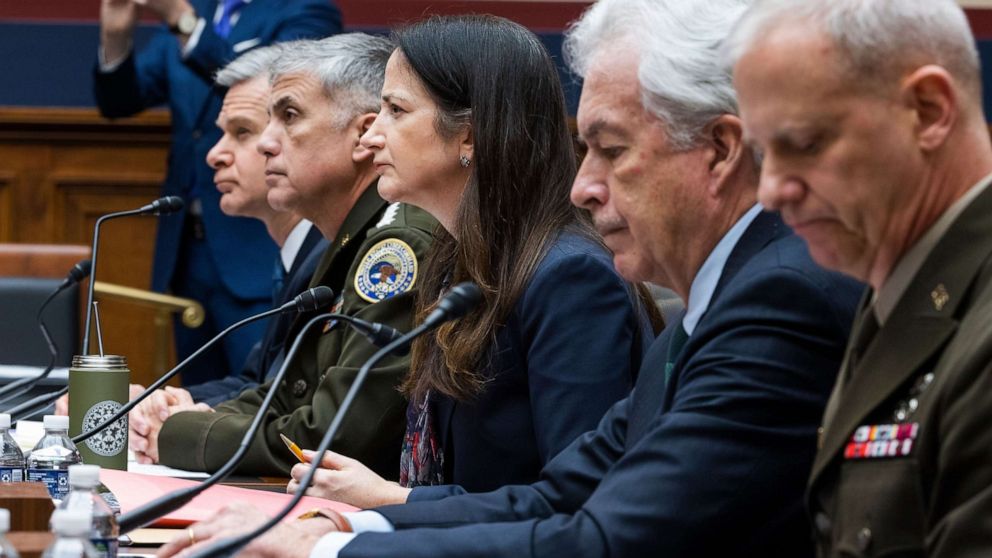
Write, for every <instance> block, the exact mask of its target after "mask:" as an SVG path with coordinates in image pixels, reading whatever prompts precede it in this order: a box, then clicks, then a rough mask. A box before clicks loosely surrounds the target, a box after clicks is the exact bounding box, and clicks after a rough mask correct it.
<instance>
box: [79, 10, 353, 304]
mask: <svg viewBox="0 0 992 558" xmlns="http://www.w3.org/2000/svg"><path fill="white" fill-rule="evenodd" d="M190 3H191V4H192V5H193V7H194V9H196V12H197V13H198V14H199V15H200V16H202V17H204V18H206V20H207V25H206V26H205V28H204V30H203V34H202V35H201V36H200V40H199V42H198V43H197V44H196V48H194V49H193V51H192V52H190V54H189V56H188V57H187V58H186V59H185V60H184V59H183V58H182V54H181V51H180V48H179V43H178V42H177V40H176V39H175V37H173V36H172V35H171V34H170V33H169V32H168V30H167V29H166V28H165V27H164V26H163V27H162V28H161V29H160V30H158V31H157V32H156V33H155V34H154V36H153V37H152V38H151V40H150V41H149V43H148V44H147V45H144V47H142V48H139V49H137V52H136V53H132V55H131V56H129V57H128V58H127V59H126V60H125V61H124V62H123V63H122V64H121V65H120V66H118V67H117V68H116V69H115V70H114V71H113V72H110V73H103V72H100V71H99V67H97V68H96V70H95V72H94V87H95V93H96V101H97V106H99V107H100V112H101V113H102V114H103V115H104V116H107V117H110V118H120V117H124V116H131V115H133V114H136V113H138V112H141V111H142V110H144V109H146V108H149V107H153V106H156V105H160V104H163V103H168V107H169V112H170V114H171V116H172V145H171V149H170V152H169V170H168V173H167V174H166V178H165V184H163V186H162V194H163V195H176V196H182V197H183V199H185V200H186V201H187V203H188V202H189V200H191V199H193V198H199V199H200V200H202V205H203V217H202V218H203V225H204V228H205V229H206V238H207V242H208V244H209V247H210V252H211V254H212V255H213V260H214V263H215V265H216V266H217V269H218V270H219V272H220V277H221V279H222V280H223V281H224V285H225V287H227V289H228V291H230V292H231V293H232V294H234V295H235V296H236V297H238V298H241V299H261V298H266V297H268V296H271V292H272V282H271V278H272V275H271V273H269V268H268V267H267V266H265V265H262V266H260V265H259V262H271V261H272V260H274V259H275V257H276V253H277V248H276V245H275V243H274V242H272V239H271V238H270V237H269V235H268V232H266V230H265V227H264V226H263V225H262V223H261V222H259V221H258V220H256V219H249V218H246V217H228V216H226V215H224V214H223V213H222V212H221V211H220V193H219V192H218V191H217V189H216V188H215V187H214V183H213V170H211V169H210V167H208V166H207V163H206V157H207V151H209V150H210V148H211V147H213V145H214V144H215V143H217V140H218V139H219V138H220V131H219V130H218V129H217V126H216V125H215V124H214V121H215V120H216V118H217V114H218V113H219V112H220V107H221V103H222V101H223V96H224V92H223V91H222V90H220V89H218V88H215V87H213V85H212V84H213V75H214V73H215V72H216V71H217V70H218V69H220V68H223V67H224V66H225V65H226V64H227V63H228V62H230V61H231V60H233V59H234V58H236V57H237V55H238V54H241V52H243V51H244V50H248V48H250V46H251V45H267V44H271V43H274V42H280V41H287V40H291V39H301V38H308V37H325V36H327V35H331V34H334V33H337V32H339V31H340V30H341V24H340V14H339V13H338V11H337V8H335V7H334V6H333V5H332V4H331V3H330V2H329V0H254V1H253V2H252V3H250V4H248V5H247V6H246V7H245V8H244V9H243V10H242V11H241V15H240V18H239V20H238V22H237V24H236V25H235V26H234V28H233V29H232V30H231V34H230V36H229V37H228V38H227V39H224V38H221V37H220V36H218V35H217V34H216V33H214V30H213V26H212V25H211V24H210V21H211V20H212V19H213V16H214V11H215V9H216V6H217V2H216V0H190ZM245 47H248V48H245ZM184 215H185V213H182V214H177V215H172V216H168V217H162V218H161V219H160V220H159V225H158V237H157V239H156V242H155V260H154V265H153V270H152V288H153V289H155V290H158V291H163V290H165V289H166V288H167V287H168V286H169V282H170V280H171V279H172V274H173V270H174V269H175V266H176V255H177V254H178V251H179V243H180V237H181V233H182V224H183V218H184Z"/></svg>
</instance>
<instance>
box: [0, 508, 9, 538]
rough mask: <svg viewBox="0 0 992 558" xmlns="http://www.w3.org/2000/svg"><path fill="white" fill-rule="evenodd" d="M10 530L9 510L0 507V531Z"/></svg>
mask: <svg viewBox="0 0 992 558" xmlns="http://www.w3.org/2000/svg"><path fill="white" fill-rule="evenodd" d="M7 531H10V512H9V511H7V510H5V509H3V508H0V533H6V532H7Z"/></svg>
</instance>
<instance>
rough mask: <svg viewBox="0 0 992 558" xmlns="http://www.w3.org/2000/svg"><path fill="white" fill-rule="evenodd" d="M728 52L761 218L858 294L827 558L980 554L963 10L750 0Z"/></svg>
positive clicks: (833, 435)
mask: <svg viewBox="0 0 992 558" xmlns="http://www.w3.org/2000/svg"><path fill="white" fill-rule="evenodd" d="M729 51H730V53H731V55H732V58H733V59H734V60H735V61H736V65H735V70H734V72H735V81H736V83H737V85H738V88H739V91H740V99H741V108H742V110H743V114H744V120H745V124H746V128H747V131H748V134H749V135H750V136H751V137H752V138H754V140H755V142H756V143H757V144H758V145H760V146H761V147H762V148H763V150H764V152H765V156H766V165H765V168H764V174H763V176H762V180H761V188H760V198H761V200H762V202H763V203H765V204H766V206H768V207H772V208H780V209H781V211H782V215H783V217H784V218H785V220H786V221H787V222H791V223H795V224H796V228H797V231H798V232H799V234H800V235H801V236H803V237H804V238H805V239H806V240H807V241H808V242H809V246H810V251H811V253H812V254H813V256H814V258H816V260H817V261H819V262H821V263H823V264H824V265H826V266H828V267H831V268H834V269H838V270H840V271H843V272H845V273H848V274H850V275H853V276H855V277H858V278H860V279H863V280H865V281H866V282H868V284H869V285H870V287H871V289H870V290H869V292H868V293H867V294H866V295H865V297H864V300H863V302H862V304H861V307H860V309H859V313H858V318H857V320H856V322H855V325H854V334H853V336H852V338H851V342H850V345H849V347H848V350H847V355H846V357H845V361H844V365H843V368H842V369H841V372H840V375H839V377H838V381H837V385H836V388H835V389H834V393H833V395H832V396H831V399H830V403H829V405H828V406H827V411H826V414H825V416H824V420H823V428H824V431H823V437H822V442H821V446H820V451H819V452H818V454H817V456H816V460H815V462H814V465H813V471H812V475H811V477H810V480H809V498H808V502H807V503H808V506H809V511H810V516H811V517H812V519H813V527H814V529H813V530H814V533H815V536H816V541H817V546H818V548H819V554H820V556H823V557H839V556H934V557H937V556H940V557H948V556H990V555H992V527H990V518H992V459H990V456H992V453H990V448H992V430H990V429H989V424H990V422H992V318H990V317H992V263H990V262H992V220H990V218H989V216H990V215H992V190H990V189H989V186H988V185H989V182H990V181H992V145H990V141H989V132H988V128H987V126H986V118H985V116H984V115H983V111H982V91H981V83H982V79H981V71H980V66H979V59H978V53H977V52H976V49H975V39H974V37H973V36H972V35H971V32H970V29H969V25H968V20H967V18H966V17H965V14H964V12H963V11H962V9H961V8H960V7H959V6H958V4H957V3H956V2H954V1H953V0H926V1H914V2H890V1H876V2H842V1H837V0H821V1H819V2H814V3H810V2H806V1H804V0H785V1H779V2H777V3H774V4H772V3H759V4H756V6H755V9H754V11H753V12H749V14H748V15H747V16H746V17H745V20H744V21H743V23H742V26H741V28H740V31H739V32H735V34H734V36H733V38H732V41H731V42H730V49H729ZM797 76H801V79H797Z"/></svg>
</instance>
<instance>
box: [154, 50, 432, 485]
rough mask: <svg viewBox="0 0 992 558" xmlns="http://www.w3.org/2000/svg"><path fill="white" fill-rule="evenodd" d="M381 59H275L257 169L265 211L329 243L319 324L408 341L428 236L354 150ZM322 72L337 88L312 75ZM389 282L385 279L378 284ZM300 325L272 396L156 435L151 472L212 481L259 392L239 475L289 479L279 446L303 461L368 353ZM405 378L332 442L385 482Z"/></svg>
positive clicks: (399, 360) (377, 374)
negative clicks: (285, 214)
mask: <svg viewBox="0 0 992 558" xmlns="http://www.w3.org/2000/svg"><path fill="white" fill-rule="evenodd" d="M392 49H393V46H392V44H390V43H389V41H387V40H386V39H383V38H380V37H371V36H368V35H364V34H359V33H354V34H348V35H338V36H335V37H332V38H329V39H324V40H322V41H302V42H299V43H296V44H293V45H291V46H290V48H287V49H286V54H285V55H284V56H282V57H281V58H280V60H279V62H277V63H276V65H275V67H274V68H273V69H272V91H271V96H270V98H269V110H270V115H271V116H270V120H269V124H268V127H267V128H266V129H265V131H264V132H263V134H262V137H261V139H260V140H259V151H260V152H262V153H264V154H265V156H266V157H267V163H266V176H267V178H266V182H267V185H268V186H269V196H268V200H269V203H270V204H272V205H273V207H275V208H277V209H285V210H294V211H297V212H298V213H299V214H301V215H303V216H304V217H306V218H308V219H310V220H311V221H313V223H314V225H315V226H316V227H317V228H318V229H320V231H321V233H322V234H323V235H324V236H325V237H326V238H328V239H331V240H332V242H331V246H330V248H329V249H328V251H327V252H326V253H325V254H324V256H323V259H322V260H321V262H320V264H319V265H318V266H317V270H316V272H315V273H314V276H313V279H312V281H311V286H317V285H326V286H328V287H330V288H331V289H333V290H334V293H335V294H336V295H337V300H336V302H335V303H334V305H333V306H332V307H331V308H326V309H323V310H324V311H333V312H341V313H344V314H347V315H350V316H355V317H357V318H361V319H364V320H366V321H369V322H380V323H384V324H387V325H389V326H392V327H394V328H396V329H398V330H400V331H408V330H410V329H412V317H413V298H414V291H415V289H416V287H417V283H418V281H417V274H418V265H419V263H418V262H420V261H421V260H422V258H423V257H424V255H425V254H426V252H427V250H428V248H429V246H430V242H431V238H432V231H433V229H434V227H435V226H436V224H437V223H436V221H435V220H434V219H433V218H432V217H430V216H429V215H428V214H426V213H425V212H424V211H422V210H420V209H417V208H415V207H412V206H409V205H404V204H392V205H387V203H386V202H385V201H383V200H382V199H381V198H380V197H379V195H378V194H377V192H376V187H375V180H376V178H377V175H376V173H375V171H374V169H373V167H372V158H371V153H370V152H368V151H367V150H365V149H364V148H363V147H361V145H360V144H359V143H358V138H359V137H361V135H362V133H364V131H365V130H366V129H367V128H368V126H369V125H370V124H371V122H372V121H373V120H374V119H375V113H376V112H377V111H378V96H379V91H380V89H381V85H382V76H383V73H384V69H385V63H386V60H387V59H388V57H389V55H390V53H391V51H392ZM322 64H327V65H329V66H330V67H332V68H334V69H335V72H336V74H335V73H334V72H325V71H322V66H321V65H322ZM329 75H330V76H332V77H327V76H329ZM318 76H322V77H318ZM387 268H391V269H392V271H391V272H390V273H388V274H387V273H383V270H384V269H387ZM312 316H313V315H312V314H311V315H303V316H300V317H299V318H298V319H297V320H296V322H295V324H294V326H293V327H292V328H291V329H290V339H292V338H295V337H296V336H297V335H300V334H301V333H302V334H303V335H304V336H305V337H304V342H303V343H302V345H301V347H300V351H299V353H298V354H297V355H296V356H295V357H293V358H292V360H291V361H290V362H289V369H288V371H287V375H286V377H285V379H284V381H283V382H282V383H281V384H280V385H278V386H273V385H271V383H266V384H264V385H262V386H261V387H259V388H257V389H252V390H248V391H245V392H242V394H241V395H240V396H239V397H238V398H237V399H234V400H232V401H228V402H225V403H222V404H220V405H218V406H217V407H216V408H215V409H214V410H213V412H189V411H187V412H179V413H176V414H173V415H171V416H170V417H169V418H168V419H167V420H166V421H165V422H164V424H163V425H162V427H161V430H160V431H159V432H158V436H157V448H150V449H157V454H158V455H157V457H158V460H159V461H160V462H161V463H163V464H166V465H170V466H173V467H179V468H183V469H192V470H206V471H214V470H216V469H218V468H219V467H220V466H221V465H222V464H223V463H224V462H225V461H226V460H227V459H228V458H229V457H230V456H231V455H232V454H233V453H234V452H235V451H236V448H237V446H238V444H239V443H240V440H241V438H242V436H243V435H244V433H245V431H247V429H248V427H249V425H250V423H251V421H252V419H253V417H254V415H255V413H256V412H257V411H258V408H259V405H260V404H261V402H262V400H263V399H264V398H265V396H266V394H267V393H268V391H269V390H270V389H276V390H277V392H276V395H275V398H274V402H273V406H272V408H271V409H270V410H269V411H268V413H267V414H266V415H265V419H264V421H263V423H262V427H261V430H260V432H259V434H258V436H257V437H256V438H255V440H254V441H253V443H252V445H251V447H250V449H249V452H248V455H247V458H246V459H245V460H244V462H243V463H242V464H241V466H240V468H239V471H240V472H242V473H245V474H255V475H266V474H268V475H288V473H289V470H290V468H291V467H292V465H293V464H294V463H296V458H295V457H294V456H293V454H292V453H290V452H289V451H288V450H287V448H286V446H285V445H284V443H283V442H282V440H281V438H280V434H283V435H285V436H287V437H288V438H290V439H291V440H293V441H294V442H296V443H297V444H298V445H299V446H301V447H304V448H314V447H316V446H317V444H318V443H319V440H320V439H321V437H322V436H323V434H324V432H325V430H326V429H327V427H328V426H329V425H330V423H331V420H332V418H333V416H334V414H335V412H336V411H337V409H338V408H339V405H340V403H341V401H342V400H343V398H344V396H345V393H346V392H347V391H348V389H349V388H350V387H351V383H352V381H353V379H354V377H355V375H356V374H357V372H358V369H359V368H360V367H361V366H362V364H364V363H365V361H366V360H368V358H369V357H371V356H372V354H374V353H375V352H376V351H377V350H378V348H377V347H375V346H373V345H371V344H370V343H369V341H368V340H367V339H366V338H365V337H364V336H362V335H361V334H360V333H357V332H355V331H354V330H352V329H351V328H349V327H348V326H347V325H345V324H343V323H339V322H337V321H334V320H330V321H327V322H325V323H322V324H318V325H317V326H316V327H314V328H313V330H312V331H309V332H305V333H304V332H301V331H300V330H301V328H302V326H303V325H304V324H305V323H306V322H307V321H309V319H310V318H311V317H312ZM291 345H292V343H291V341H290V340H287V343H286V346H287V347H289V346H291ZM408 369H409V357H398V356H389V357H386V358H385V359H384V360H382V361H381V362H380V364H379V365H378V366H377V367H376V368H374V369H373V370H372V372H371V374H370V375H369V376H368V379H367V381H366V383H365V385H364V387H363V389H362V392H361V395H360V396H359V397H358V398H357V399H356V400H355V402H354V404H353V406H352V407H351V411H350V412H349V414H348V416H347V418H346V419H345V421H344V423H343V424H342V427H341V430H340V432H339V435H338V438H337V439H336V440H335V442H334V447H335V448H336V449H337V450H339V451H342V452H345V453H347V454H349V455H351V456H353V457H355V458H357V459H360V460H361V461H362V462H364V463H367V464H368V465H369V466H370V467H372V468H373V469H375V470H376V471H377V472H378V473H380V474H382V475H384V476H388V477H390V478H391V477H395V475H396V471H397V469H396V463H397V460H398V459H399V450H400V441H401V439H402V435H403V432H404V427H405V419H404V413H405V410H406V402H405V400H404V398H403V397H402V395H401V394H400V393H399V391H398V390H397V389H396V386H397V385H398V384H399V382H400V380H401V379H402V378H403V377H404V376H405V375H406V373H407V371H408ZM150 441H151V440H150ZM152 457H156V456H152Z"/></svg>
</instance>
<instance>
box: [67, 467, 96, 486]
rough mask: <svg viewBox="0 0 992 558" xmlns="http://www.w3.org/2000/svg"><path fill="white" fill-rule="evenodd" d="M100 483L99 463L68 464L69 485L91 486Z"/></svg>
mask: <svg viewBox="0 0 992 558" xmlns="http://www.w3.org/2000/svg"><path fill="white" fill-rule="evenodd" d="M98 484H100V466H99V465H83V464H79V465H69V485H70V486H81V487H88V488H92V487H94V486H96V485H98Z"/></svg>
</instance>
